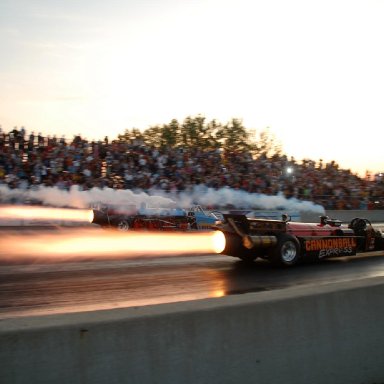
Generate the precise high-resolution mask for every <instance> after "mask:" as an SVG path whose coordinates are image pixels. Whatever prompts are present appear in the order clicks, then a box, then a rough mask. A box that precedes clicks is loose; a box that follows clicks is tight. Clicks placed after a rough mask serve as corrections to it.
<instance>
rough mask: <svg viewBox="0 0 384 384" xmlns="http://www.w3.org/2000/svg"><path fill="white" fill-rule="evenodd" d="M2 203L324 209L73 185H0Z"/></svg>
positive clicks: (280, 200)
mask: <svg viewBox="0 0 384 384" xmlns="http://www.w3.org/2000/svg"><path fill="white" fill-rule="evenodd" d="M0 202H1V203H3V204H9V203H19V204H26V203H27V204H31V203H32V204H33V203H38V204H43V205H48V206H52V207H70V208H89V207H92V206H93V205H95V204H99V203H101V204H108V205H114V206H127V205H135V206H136V207H139V206H140V205H142V204H145V205H147V206H148V207H153V208H174V207H178V208H189V207H191V206H192V205H194V204H199V205H201V206H203V207H208V208H211V209H225V208H231V209H267V210H291V211H308V212H315V213H320V214H323V213H324V212H325V210H324V207H323V206H321V205H318V204H314V203H312V202H310V201H301V200H298V199H296V198H291V199H287V198H286V197H284V196H283V195H276V196H268V195H263V194H258V193H248V192H245V191H241V190H235V189H231V188H221V189H219V190H216V189H213V188H208V187H205V186H196V187H195V188H194V189H193V190H191V191H188V192H179V193H166V192H164V191H161V190H151V191H149V192H148V193H146V192H144V191H132V190H128V189H125V190H116V189H111V188H104V189H99V188H92V189H90V190H85V191H83V190H81V189H79V187H78V186H73V187H71V188H70V190H62V189H59V188H57V187H44V186H39V187H37V188H35V189H27V190H24V189H10V188H8V186H5V185H0Z"/></svg>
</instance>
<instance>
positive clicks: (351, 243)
mask: <svg viewBox="0 0 384 384" xmlns="http://www.w3.org/2000/svg"><path fill="white" fill-rule="evenodd" d="M356 246H357V244H356V239H355V238H354V237H337V238H322V239H311V240H306V241H305V250H306V252H308V253H317V254H318V257H319V258H323V257H332V256H348V255H354V254H355V251H356Z"/></svg>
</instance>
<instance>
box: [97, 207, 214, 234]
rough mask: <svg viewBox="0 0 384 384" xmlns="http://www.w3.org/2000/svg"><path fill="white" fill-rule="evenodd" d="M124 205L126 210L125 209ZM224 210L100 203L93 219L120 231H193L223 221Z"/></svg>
mask: <svg viewBox="0 0 384 384" xmlns="http://www.w3.org/2000/svg"><path fill="white" fill-rule="evenodd" d="M122 208H124V209H122ZM218 215H220V212H213V211H205V210H204V209H203V208H202V207H201V206H199V205H195V206H193V207H191V208H189V209H187V210H186V209H181V208H147V207H146V206H142V207H140V208H139V209H137V208H136V207H135V206H134V205H130V206H126V207H117V208H114V207H113V206H106V205H103V206H98V207H97V208H96V209H93V211H92V219H91V222H92V223H93V224H98V225H100V226H101V227H102V228H113V229H117V230H119V231H123V232H126V231H137V230H144V231H189V230H209V229H211V228H212V226H214V225H215V224H217V223H218V222H219V221H220V217H219V216H218Z"/></svg>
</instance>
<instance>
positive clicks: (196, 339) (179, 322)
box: [0, 277, 384, 384]
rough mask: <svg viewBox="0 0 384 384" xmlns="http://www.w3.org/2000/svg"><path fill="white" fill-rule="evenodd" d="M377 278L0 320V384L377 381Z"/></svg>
mask: <svg viewBox="0 0 384 384" xmlns="http://www.w3.org/2000/svg"><path fill="white" fill-rule="evenodd" d="M383 296H384V278H382V277H380V278H372V279H364V280H357V281H353V282H347V283H346V282H343V283H334V284H327V285H320V286H316V287H313V286H301V287H295V288H287V289H284V290H276V291H270V292H258V293H249V294H244V295H241V296H228V297H222V298H216V299H206V300H200V301H193V302H185V303H173V304H163V305H157V306H147V307H138V308H126V309H116V310H111V311H99V312H93V313H78V314H67V315H52V316H46V317H29V318H19V319H17V318H16V319H9V320H2V321H1V322H0V361H1V364H0V382H1V383H2V384H30V383H39V384H48V383H55V384H68V383H71V384H88V383H98V384H104V383H105V384H113V383H116V384H121V383H130V384H136V383H137V384H147V383H148V384H153V383H158V384H161V383H164V384H168V383H185V384H196V383H199V384H205V383H207V384H216V383H217V384H223V383H242V384H247V383H252V384H254V383H258V384H270V383H284V384H291V383H292V384H308V383H311V384H324V383H332V384H345V383H349V384H358V383H359V384H360V383H382V382H383V379H384V365H383V364H382V357H383V355H384V333H383V331H382V324H383V323H384V301H383V300H382V298H383Z"/></svg>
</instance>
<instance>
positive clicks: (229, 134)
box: [118, 115, 281, 158]
mask: <svg viewBox="0 0 384 384" xmlns="http://www.w3.org/2000/svg"><path fill="white" fill-rule="evenodd" d="M118 140H119V141H124V142H128V143H130V144H134V143H137V142H141V143H143V144H145V145H147V146H150V147H155V148H161V149H164V148H170V149H177V148H187V147H188V148H199V149H201V150H203V151H204V150H205V151H210V150H222V151H223V152H224V153H228V152H229V153H250V154H252V156H253V157H254V158H258V157H260V156H267V157H270V156H273V155H280V154H281V144H280V143H279V142H278V141H277V140H276V138H275V136H274V135H273V134H272V133H271V132H270V131H269V129H268V128H266V129H264V130H262V131H260V132H259V131H257V130H256V129H247V128H246V127H244V125H243V122H242V120H241V119H237V118H232V119H231V120H230V121H229V122H227V123H225V124H222V123H220V122H218V121H217V120H215V119H213V120H211V121H207V119H206V118H205V117H204V116H201V115H198V116H188V117H186V118H185V119H184V120H183V121H182V122H179V121H178V120H177V119H172V120H171V121H170V123H168V124H163V125H155V126H150V127H149V128H147V129H145V130H144V131H142V130H139V129H137V128H132V129H126V130H125V132H124V134H121V135H118Z"/></svg>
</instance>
